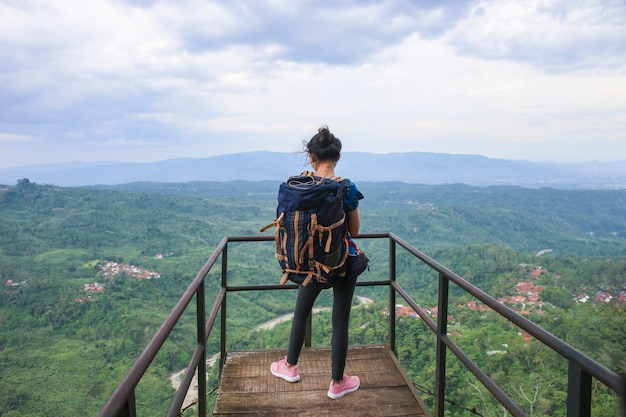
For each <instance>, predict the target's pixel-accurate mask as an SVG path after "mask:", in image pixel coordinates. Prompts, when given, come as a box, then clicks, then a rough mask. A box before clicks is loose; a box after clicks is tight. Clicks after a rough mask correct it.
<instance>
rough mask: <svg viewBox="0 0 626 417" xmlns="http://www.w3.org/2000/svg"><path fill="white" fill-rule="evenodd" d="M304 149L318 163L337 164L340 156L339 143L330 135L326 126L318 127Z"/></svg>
mask: <svg viewBox="0 0 626 417" xmlns="http://www.w3.org/2000/svg"><path fill="white" fill-rule="evenodd" d="M304 147H305V149H306V151H307V152H309V153H311V154H313V155H315V157H316V158H317V159H318V160H320V161H333V162H337V161H338V160H339V157H340V154H341V141H340V140H339V138H336V137H335V135H333V134H332V133H330V131H329V130H328V126H322V127H320V128H319V129H318V130H317V134H316V135H315V136H313V137H312V138H311V140H310V141H309V142H308V143H307V144H306V145H304Z"/></svg>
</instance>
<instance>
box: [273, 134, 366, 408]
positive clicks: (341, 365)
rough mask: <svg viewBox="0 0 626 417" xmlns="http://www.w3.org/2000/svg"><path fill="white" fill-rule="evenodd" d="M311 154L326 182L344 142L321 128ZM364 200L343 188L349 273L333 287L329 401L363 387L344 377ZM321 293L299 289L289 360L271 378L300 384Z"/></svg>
mask: <svg viewBox="0 0 626 417" xmlns="http://www.w3.org/2000/svg"><path fill="white" fill-rule="evenodd" d="M305 148H306V151H307V152H308V156H309V160H310V163H311V167H312V168H313V170H314V175H315V176H318V177H323V178H332V177H334V176H335V166H336V165H337V161H339V158H340V156H341V141H340V140H339V139H338V138H336V137H335V136H334V135H333V134H332V133H330V132H329V130H328V127H322V128H320V129H319V130H318V133H317V134H316V135H315V136H313V137H312V138H311V140H310V141H309V142H308V143H307V144H306V145H305ZM361 199H363V194H361V192H360V191H359V190H358V189H357V187H356V185H355V184H354V183H353V182H351V181H348V183H347V185H346V186H345V187H344V194H343V208H344V211H345V212H346V219H347V222H348V224H347V230H348V241H349V243H350V244H349V245H348V248H349V254H350V255H353V256H349V257H348V258H349V261H348V273H347V275H346V277H344V278H341V279H338V280H337V281H336V283H335V284H334V285H333V287H332V288H333V312H332V326H333V334H332V380H331V382H330V386H329V388H328V393H327V395H328V397H330V398H332V399H338V398H341V397H343V396H344V395H346V394H349V393H351V392H354V391H356V390H357V389H359V386H360V384H361V382H360V379H359V377H358V376H348V375H345V374H344V369H345V366H346V357H347V355H348V325H349V322H350V307H351V305H352V296H353V295H354V288H355V286H356V280H357V276H358V273H360V272H362V269H364V267H365V265H363V268H362V269H361V268H359V271H354V272H353V273H351V271H350V260H352V259H355V258H356V256H354V255H356V254H357V253H356V245H354V244H353V242H352V241H351V237H352V236H356V235H357V234H358V233H359V227H360V218H359V208H358V205H359V200H361ZM321 291H322V289H321V288H319V287H317V288H316V287H315V286H311V285H309V286H306V287H303V286H300V287H299V288H298V297H297V300H296V307H295V311H294V318H293V322H292V325H291V336H290V338H289V348H288V351H287V356H285V358H283V359H281V360H280V361H278V362H274V363H272V364H271V366H270V371H271V373H272V375H274V376H277V377H279V378H282V379H284V380H285V381H288V382H297V381H299V380H300V374H299V373H298V367H297V363H298V358H299V356H300V352H301V350H302V345H303V343H304V338H305V333H306V325H307V318H308V316H309V314H310V313H311V309H312V308H313V304H314V303H315V300H316V299H317V296H318V295H319V294H320V292H321Z"/></svg>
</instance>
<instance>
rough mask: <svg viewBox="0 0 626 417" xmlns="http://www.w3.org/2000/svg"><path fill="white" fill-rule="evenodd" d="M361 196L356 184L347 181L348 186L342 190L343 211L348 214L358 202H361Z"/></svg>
mask: <svg viewBox="0 0 626 417" xmlns="http://www.w3.org/2000/svg"><path fill="white" fill-rule="evenodd" d="M363 198H364V197H363V194H361V192H360V191H359V190H358V188H356V184H355V183H353V182H352V181H348V184H346V186H345V187H344V188H343V209H344V211H345V212H346V213H349V212H351V211H353V210H354V209H356V208H357V207H358V206H359V200H362V199H363Z"/></svg>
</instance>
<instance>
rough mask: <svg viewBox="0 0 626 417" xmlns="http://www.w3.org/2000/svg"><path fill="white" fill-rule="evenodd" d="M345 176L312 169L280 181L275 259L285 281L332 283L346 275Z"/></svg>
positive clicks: (325, 285)
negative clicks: (319, 174) (320, 174)
mask: <svg viewBox="0 0 626 417" xmlns="http://www.w3.org/2000/svg"><path fill="white" fill-rule="evenodd" d="M347 183H348V180H347V179H342V178H340V177H333V178H322V177H317V176H313V174H312V173H309V172H308V171H305V172H303V173H302V174H301V175H298V176H293V177H290V178H289V179H288V180H287V181H285V182H283V183H282V184H281V185H280V188H279V191H278V207H277V208H276V219H275V220H274V221H273V222H272V223H270V224H268V225H267V226H265V227H264V228H262V229H261V232H264V231H265V230H267V229H269V228H270V227H272V226H275V233H274V235H275V240H276V258H277V259H278V263H279V264H280V267H281V268H282V271H283V277H282V278H281V280H280V284H281V285H284V284H285V282H287V280H288V279H289V280H291V281H293V282H295V283H296V284H300V285H302V286H304V287H306V286H307V285H309V284H310V283H313V284H314V285H316V286H321V287H324V288H328V287H330V286H332V283H333V282H334V281H335V280H336V279H337V278H338V277H343V276H345V275H346V266H345V265H346V258H347V256H348V243H347V220H346V214H345V213H344V211H343V189H344V186H345V185H346V184H347Z"/></svg>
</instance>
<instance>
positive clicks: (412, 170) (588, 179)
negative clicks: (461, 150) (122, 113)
mask: <svg viewBox="0 0 626 417" xmlns="http://www.w3.org/2000/svg"><path fill="white" fill-rule="evenodd" d="M307 168H309V169H310V167H308V165H307V163H306V155H305V154H304V153H282V152H269V151H257V152H244V153H235V154H227V155H219V156H211V157H206V158H176V159H167V160H163V161H158V162H145V163H138V162H71V163H58V164H44V165H31V166H22V167H11V168H2V169H0V184H5V185H12V184H15V183H16V182H17V181H18V180H19V179H23V178H28V179H29V180H30V181H31V182H36V183H40V184H52V185H57V186H72V187H73V186H87V185H117V184H127V183H132V182H161V183H181V182H192V181H261V180H271V181H280V180H283V179H285V178H287V177H288V176H290V175H294V174H297V173H299V172H301V171H304V170H306V169H307ZM336 173H337V175H341V176H344V177H349V178H351V179H352V180H354V181H355V182H356V181H360V182H363V181H370V182H390V181H400V182H406V183H415V184H456V183H459V184H468V185H474V186H491V185H516V186H522V187H529V188H538V187H550V188H561V189H579V188H596V189H622V188H626V161H618V162H607V163H600V162H587V163H543V162H531V161H523V160H506V159H493V158H487V157H485V156H481V155H456V154H443V153H430V152H405V153H386V154H377V153H365V152H345V153H343V154H342V157H341V160H340V161H339V164H338V166H337V169H336Z"/></svg>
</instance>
